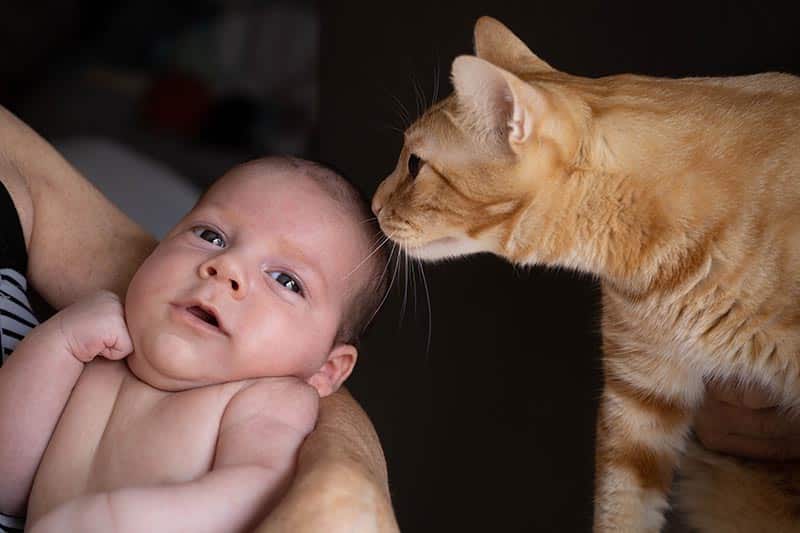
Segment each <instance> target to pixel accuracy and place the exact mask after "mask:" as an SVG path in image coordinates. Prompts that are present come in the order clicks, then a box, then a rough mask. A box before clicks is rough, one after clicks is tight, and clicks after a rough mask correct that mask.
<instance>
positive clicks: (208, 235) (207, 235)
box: [192, 226, 226, 248]
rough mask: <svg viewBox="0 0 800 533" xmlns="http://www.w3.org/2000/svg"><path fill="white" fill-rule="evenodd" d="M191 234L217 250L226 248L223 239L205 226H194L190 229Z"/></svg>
mask: <svg viewBox="0 0 800 533" xmlns="http://www.w3.org/2000/svg"><path fill="white" fill-rule="evenodd" d="M192 233H194V234H195V235H197V236H198V237H200V238H201V239H203V240H204V241H207V242H210V243H211V244H213V245H214V246H217V247H219V248H225V246H226V244H225V237H223V236H222V235H221V234H220V233H219V232H217V231H214V230H213V229H211V228H207V227H205V226H195V227H193V228H192Z"/></svg>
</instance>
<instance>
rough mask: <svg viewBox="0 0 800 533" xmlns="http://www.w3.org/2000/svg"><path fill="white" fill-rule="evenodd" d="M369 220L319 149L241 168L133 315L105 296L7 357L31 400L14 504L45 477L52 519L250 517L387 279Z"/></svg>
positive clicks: (93, 527) (212, 194) (151, 521)
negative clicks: (318, 159)
mask: <svg viewBox="0 0 800 533" xmlns="http://www.w3.org/2000/svg"><path fill="white" fill-rule="evenodd" d="M368 218H370V214H369V209H368V206H367V205H366V204H365V203H364V202H363V201H362V199H361V198H360V196H359V195H358V193H357V192H356V191H355V190H354V189H353V187H352V186H351V185H350V184H349V183H347V182H346V181H345V180H344V179H343V178H341V177H340V176H338V175H337V174H335V173H334V172H332V171H330V170H328V169H326V168H324V167H322V166H320V165H317V164H315V163H311V162H307V161H300V160H295V159H290V158H270V159H262V160H257V161H254V162H251V163H247V164H244V165H241V166H239V167H236V168H234V169H233V170H231V171H230V172H228V173H227V174H225V175H224V176H223V177H222V178H220V179H219V180H218V181H217V182H216V183H215V184H214V185H212V187H211V188H210V189H209V190H208V191H207V192H206V193H205V194H204V195H203V197H202V198H201V199H200V200H199V202H198V203H197V205H196V206H195V207H194V208H193V209H192V210H191V212H189V214H188V215H186V216H185V217H184V218H183V219H182V220H181V221H180V222H179V223H178V225H177V226H176V227H175V228H173V229H172V231H171V232H170V233H169V234H168V235H167V236H166V237H165V238H164V240H163V241H162V242H161V243H160V244H159V245H158V247H157V248H156V249H155V251H154V252H153V253H152V254H151V255H150V256H149V257H148V259H147V260H146V261H145V262H144V263H143V264H142V265H141V267H140V268H139V270H138V271H137V273H136V275H135V276H134V278H133V280H132V281H131V284H130V286H129V287H128V292H127V295H126V298H125V306H124V316H123V308H122V305H121V304H120V302H119V300H118V298H117V297H116V296H115V295H114V294H112V293H108V292H103V293H99V294H96V295H93V296H91V297H89V298H86V299H84V300H82V301H80V302H78V303H76V304H75V305H73V306H70V307H68V308H65V309H64V310H62V311H60V312H59V313H57V314H56V315H55V316H53V317H52V318H51V319H50V320H48V321H47V322H44V323H43V324H41V325H40V326H38V327H37V328H35V329H34V330H33V331H31V333H30V334H28V336H27V337H26V338H25V339H24V340H23V341H22V342H21V343H20V345H19V346H18V347H17V349H16V351H15V352H14V354H13V355H12V356H11V357H10V358H9V360H8V361H7V362H6V364H5V365H4V366H3V367H2V368H1V369H0V387H13V388H14V389H15V390H16V391H18V392H16V393H15V400H16V401H18V402H19V406H20V407H19V412H21V413H25V417H24V418H22V417H21V418H18V419H15V420H2V421H0V424H2V428H1V429H0V432H1V433H2V435H3V436H4V438H3V442H2V443H0V447H2V448H5V450H2V449H0V458H3V457H14V461H13V462H12V461H6V462H7V463H9V464H0V469H1V470H2V472H3V473H4V475H3V476H2V479H0V505H2V508H0V512H3V513H6V514H13V513H14V512H17V513H20V511H24V510H25V501H26V498H27V497H28V491H29V490H30V498H29V500H28V505H27V511H28V525H29V526H32V530H33V531H36V532H40V531H81V532H87V531H102V532H107V531H116V530H121V531H173V530H175V531H177V530H180V531H192V532H201V531H226V532H227V531H246V530H249V528H251V527H252V526H253V525H254V524H255V523H257V522H258V521H259V520H260V519H262V518H263V517H264V516H265V515H266V514H267V513H268V512H269V510H270V508H271V506H272V505H273V504H274V503H275V502H276V501H277V499H279V498H280V496H281V494H282V490H283V488H284V486H285V484H286V483H287V481H288V480H289V479H290V477H291V475H292V471H293V467H294V462H295V455H296V452H297V449H298V447H299V445H300V444H301V442H302V441H303V439H304V438H305V436H306V435H307V434H308V433H309V432H310V431H311V430H312V429H313V427H314V424H315V421H316V416H317V406H318V400H319V397H323V396H326V395H328V394H330V393H331V392H333V391H335V390H336V389H337V388H338V387H339V386H340V385H341V384H342V382H343V381H344V380H345V379H346V378H347V377H348V376H349V374H350V372H351V371H352V369H353V365H354V364H355V362H356V357H357V348H356V345H357V339H358V337H359V335H360V334H361V333H362V332H363V329H364V328H365V327H366V325H367V324H368V322H369V320H370V319H371V318H372V316H373V315H374V313H375V311H376V309H377V307H378V305H379V303H380V301H381V299H382V297H383V294H384V293H385V282H384V280H383V276H382V273H383V270H384V265H385V261H386V258H385V256H384V255H380V254H373V255H371V256H370V253H369V252H370V246H371V244H372V243H373V242H374V240H375V237H376V232H377V230H376V227H375V225H374V224H368V223H365V220H367V219H368ZM76 237H79V236H76ZM368 256H369V258H368V259H367V260H365V258H367V257H368ZM362 262H363V264H362ZM126 323H127V325H126ZM99 356H101V357H99ZM70 391H71V393H70ZM6 436H9V437H8V439H6ZM45 448H46V449H45ZM12 452H13V453H12ZM37 467H38V470H37ZM6 473H7V475H6ZM34 474H35V481H34ZM31 483H33V485H32V489H30V487H31Z"/></svg>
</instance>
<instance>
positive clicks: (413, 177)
mask: <svg viewBox="0 0 800 533" xmlns="http://www.w3.org/2000/svg"><path fill="white" fill-rule="evenodd" d="M475 54H476V55H475V56H461V57H458V58H457V59H456V60H455V61H454V62H453V66H452V74H451V77H452V81H453V86H454V88H455V91H454V93H453V94H452V95H450V96H448V97H447V98H445V99H444V100H442V101H441V102H439V103H437V104H435V105H434V106H432V107H431V108H430V109H428V110H427V111H426V112H425V114H424V115H423V116H422V117H420V118H419V119H418V120H417V121H416V122H414V123H413V124H412V125H411V126H410V127H409V128H408V129H407V130H406V132H405V134H404V145H403V149H402V151H401V153H400V157H399V159H398V162H397V166H396V168H395V170H394V171H393V172H392V173H391V174H390V175H389V176H388V177H387V178H386V179H385V180H384V181H383V183H381V185H380V186H379V188H378V190H377V192H376V193H375V196H374V199H373V211H374V212H375V213H376V214H377V215H378V218H379V221H380V224H381V227H382V228H383V230H384V232H385V233H386V234H387V235H388V236H389V237H390V238H391V239H392V240H393V241H395V242H396V243H398V244H400V245H401V246H402V247H403V248H404V249H405V250H406V252H407V253H409V254H410V255H412V256H415V257H419V258H422V259H438V258H444V257H456V256H460V255H465V254H470V253H477V252H492V253H496V254H499V255H504V256H506V257H509V258H510V259H515V258H514V257H513V255H514V254H513V252H512V251H511V248H513V247H514V242H513V241H514V239H517V238H518V236H517V235H516V229H517V228H516V225H517V223H518V222H519V220H520V218H521V216H522V214H523V213H524V212H525V210H526V209H527V208H528V207H529V205H530V203H531V202H532V201H534V199H535V197H536V196H537V195H540V194H549V193H548V191H549V190H550V189H551V187H552V186H554V182H555V181H557V177H558V176H559V175H560V174H561V173H563V171H564V169H565V167H566V166H568V165H570V164H571V163H570V162H571V161H573V159H574V156H575V153H576V152H577V151H578V150H579V145H580V139H579V134H578V132H579V131H580V122H581V121H580V114H581V109H580V105H579V104H578V103H573V102H571V101H570V96H569V94H568V92H564V91H562V90H554V88H555V87H556V86H557V83H554V82H555V81H556V80H558V79H561V78H563V77H564V76H566V75H564V74H562V73H560V72H557V71H555V70H554V69H553V68H552V67H550V65H548V64H547V63H545V62H544V61H542V60H541V59H539V58H538V57H537V56H536V55H534V54H533V52H531V51H530V50H529V49H528V47H527V46H526V45H525V44H524V43H523V42H522V41H520V40H519V39H518V38H517V37H516V36H515V35H514V34H513V33H511V31H509V30H508V29H507V28H506V27H505V26H503V25H502V24H501V23H499V22H498V21H496V20H494V19H491V18H488V17H483V18H481V19H479V20H478V22H477V23H476V25H475Z"/></svg>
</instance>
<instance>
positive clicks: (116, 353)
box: [99, 333, 133, 361]
mask: <svg viewBox="0 0 800 533" xmlns="http://www.w3.org/2000/svg"><path fill="white" fill-rule="evenodd" d="M103 343H104V344H105V348H103V350H102V351H101V352H100V354H99V355H101V356H102V357H105V358H106V359H110V360H112V361H118V360H119V359H124V358H125V357H127V356H128V355H130V354H131V352H132V351H133V342H131V338H130V336H129V335H127V333H126V334H121V335H116V336H114V337H110V338H108V339H105V340H104V341H103Z"/></svg>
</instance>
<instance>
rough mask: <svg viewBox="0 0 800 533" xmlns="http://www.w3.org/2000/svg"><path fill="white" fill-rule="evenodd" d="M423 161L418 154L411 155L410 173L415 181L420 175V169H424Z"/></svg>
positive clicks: (409, 157)
mask: <svg viewBox="0 0 800 533" xmlns="http://www.w3.org/2000/svg"><path fill="white" fill-rule="evenodd" d="M422 164H423V161H422V159H420V158H419V156H418V155H417V154H411V155H409V156H408V173H409V174H410V175H411V178H412V179H414V178H416V177H417V175H418V174H419V169H420V168H422Z"/></svg>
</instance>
